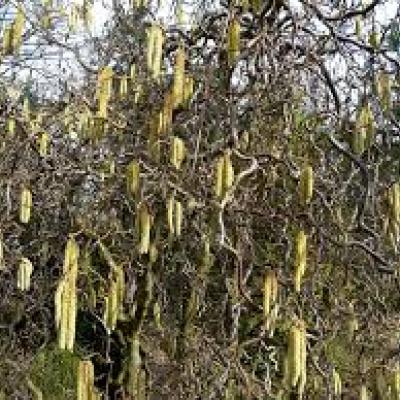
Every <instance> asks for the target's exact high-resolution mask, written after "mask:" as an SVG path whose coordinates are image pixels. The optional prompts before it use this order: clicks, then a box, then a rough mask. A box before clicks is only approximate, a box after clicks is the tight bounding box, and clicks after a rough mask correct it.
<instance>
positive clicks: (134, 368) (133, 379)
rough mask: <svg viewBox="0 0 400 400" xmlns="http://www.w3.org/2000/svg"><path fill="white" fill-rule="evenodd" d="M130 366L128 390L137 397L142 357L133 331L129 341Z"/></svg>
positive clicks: (138, 340)
mask: <svg viewBox="0 0 400 400" xmlns="http://www.w3.org/2000/svg"><path fill="white" fill-rule="evenodd" d="M129 361H130V368H129V385H128V392H129V393H130V394H131V395H133V396H134V397H135V398H137V394H138V393H137V391H138V386H139V385H138V383H139V382H138V381H139V376H140V370H141V367H142V359H141V356H140V339H139V335H138V334H137V333H135V334H134V335H133V337H132V341H131V356H130V360H129Z"/></svg>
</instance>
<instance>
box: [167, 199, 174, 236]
mask: <svg viewBox="0 0 400 400" xmlns="http://www.w3.org/2000/svg"><path fill="white" fill-rule="evenodd" d="M174 215H175V200H174V198H173V197H172V196H170V197H169V198H168V200H167V223H168V230H169V233H170V234H171V235H172V236H174V235H175V222H174Z"/></svg>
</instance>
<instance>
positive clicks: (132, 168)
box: [126, 160, 140, 196]
mask: <svg viewBox="0 0 400 400" xmlns="http://www.w3.org/2000/svg"><path fill="white" fill-rule="evenodd" d="M126 186H127V191H128V193H129V194H130V195H131V196H136V195H137V194H138V193H139V190H140V165H139V163H138V162H137V161H135V160H133V161H131V162H130V163H129V165H128V167H127V171H126Z"/></svg>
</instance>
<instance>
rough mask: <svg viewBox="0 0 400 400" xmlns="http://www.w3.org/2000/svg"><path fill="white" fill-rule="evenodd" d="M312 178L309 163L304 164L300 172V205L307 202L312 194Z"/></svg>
mask: <svg viewBox="0 0 400 400" xmlns="http://www.w3.org/2000/svg"><path fill="white" fill-rule="evenodd" d="M313 187H314V178H313V169H312V166H311V165H306V166H305V167H304V168H303V170H302V171H301V174H300V181H299V197H300V203H301V204H302V205H306V204H308V203H309V202H310V201H311V199H312V195H313Z"/></svg>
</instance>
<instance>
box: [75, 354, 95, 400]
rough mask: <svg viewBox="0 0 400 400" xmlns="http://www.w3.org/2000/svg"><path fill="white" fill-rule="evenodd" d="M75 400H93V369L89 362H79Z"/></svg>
mask: <svg viewBox="0 0 400 400" xmlns="http://www.w3.org/2000/svg"><path fill="white" fill-rule="evenodd" d="M76 392H77V400H94V399H95V397H94V395H95V388H94V367H93V364H92V362H91V361H90V360H83V361H82V360H81V361H79V364H78V371H77V389H76Z"/></svg>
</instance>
